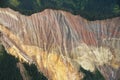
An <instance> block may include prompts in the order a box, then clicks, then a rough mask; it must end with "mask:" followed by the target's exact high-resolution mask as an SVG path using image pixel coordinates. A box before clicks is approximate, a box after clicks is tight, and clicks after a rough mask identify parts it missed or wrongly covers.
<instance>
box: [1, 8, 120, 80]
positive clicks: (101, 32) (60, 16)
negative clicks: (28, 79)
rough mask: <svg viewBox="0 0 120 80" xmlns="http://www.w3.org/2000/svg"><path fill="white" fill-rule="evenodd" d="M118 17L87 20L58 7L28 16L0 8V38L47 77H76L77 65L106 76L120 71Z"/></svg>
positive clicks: (64, 79)
mask: <svg viewBox="0 0 120 80" xmlns="http://www.w3.org/2000/svg"><path fill="white" fill-rule="evenodd" d="M119 21H120V18H119V17H117V18H113V19H106V20H97V21H88V20H86V19H84V18H82V17H80V16H78V15H76V16H75V15H72V14H71V13H68V12H64V11H61V10H51V9H46V10H44V11H43V12H40V13H35V14H33V15H31V16H25V15H21V14H20V13H18V12H15V11H13V10H11V9H9V8H0V24H1V25H0V31H1V41H2V43H3V45H4V46H5V48H6V50H7V51H8V52H9V53H10V54H12V55H14V56H16V57H19V59H20V60H23V61H26V62H28V63H34V64H36V66H37V67H38V69H39V70H40V71H42V72H43V73H44V74H45V75H46V76H47V77H48V78H49V79H52V80H70V79H71V80H74V79H75V80H80V79H82V78H83V74H82V73H81V72H79V70H78V69H79V66H81V67H83V68H84V69H85V70H89V71H91V72H94V71H95V69H96V68H97V69H98V70H100V71H101V73H102V74H103V75H104V77H105V78H106V80H109V79H112V80H114V79H118V78H119V76H118V73H119V71H120V69H119V66H120V64H119V63H120V50H119V48H120V26H119V25H120V23H119Z"/></svg>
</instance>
